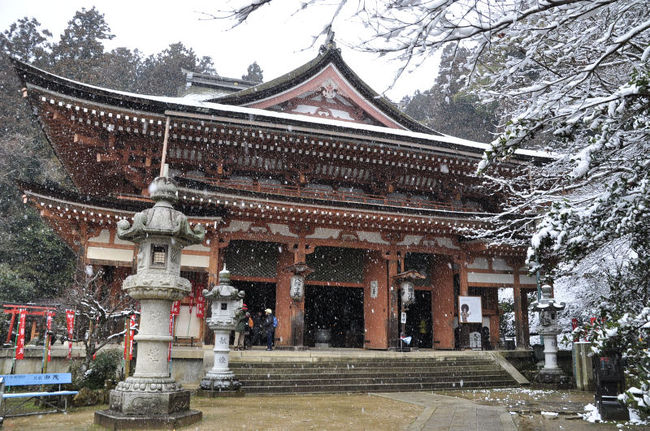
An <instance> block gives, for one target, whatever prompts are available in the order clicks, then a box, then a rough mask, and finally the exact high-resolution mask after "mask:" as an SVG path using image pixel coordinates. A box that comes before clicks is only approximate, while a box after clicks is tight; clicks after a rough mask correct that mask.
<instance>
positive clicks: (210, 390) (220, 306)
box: [200, 266, 244, 396]
mask: <svg viewBox="0 0 650 431" xmlns="http://www.w3.org/2000/svg"><path fill="white" fill-rule="evenodd" d="M203 296H205V297H206V298H210V299H211V300H212V305H211V311H212V316H211V317H210V318H209V319H208V320H207V324H208V327H209V328H210V329H212V330H213V331H214V364H213V365H212V369H211V370H210V371H208V372H207V373H206V375H205V377H203V378H202V379H201V389H202V391H201V393H200V394H201V395H207V396H218V395H221V396H224V395H226V396H227V395H230V394H236V393H241V391H240V389H241V383H240V382H239V380H237V378H236V377H235V374H234V373H233V372H232V371H230V369H229V368H228V359H229V358H228V356H229V353H230V348H229V346H228V340H229V338H230V331H232V330H234V329H235V326H236V324H237V322H235V311H236V310H237V308H238V307H241V306H242V302H243V298H244V291H242V290H237V289H236V288H235V287H233V286H231V285H230V272H229V271H228V270H226V268H225V266H224V268H223V270H222V271H221V272H220V273H219V284H218V285H216V286H214V287H212V289H211V290H210V291H208V290H207V289H204V290H203Z"/></svg>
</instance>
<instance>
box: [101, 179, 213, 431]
mask: <svg viewBox="0 0 650 431" xmlns="http://www.w3.org/2000/svg"><path fill="white" fill-rule="evenodd" d="M149 190H150V196H151V199H153V200H154V201H155V202H156V203H155V205H154V206H153V208H149V209H146V210H144V211H142V212H140V213H137V214H135V216H134V217H133V224H132V225H131V224H130V223H129V222H128V221H127V220H120V222H119V223H118V224H117V236H118V237H119V238H120V239H122V240H128V241H132V242H134V243H136V245H137V250H138V253H137V258H138V267H137V272H136V274H134V275H131V276H129V277H127V278H126V279H125V280H124V282H123V284H122V289H123V290H125V291H126V292H127V293H128V294H129V296H131V297H132V298H134V299H137V300H139V301H140V306H141V314H140V331H139V333H138V335H136V336H135V338H134V339H135V341H136V342H137V343H138V354H137V357H136V365H135V372H134V374H133V376H132V377H128V376H127V378H126V380H125V381H123V382H120V383H119V384H118V385H117V387H116V388H115V389H114V390H113V391H111V394H110V408H109V410H104V411H98V412H96V413H95V423H96V424H98V425H102V426H105V427H109V428H111V429H119V428H126V427H128V428H133V427H135V428H143V427H144V428H147V427H162V426H169V425H173V426H175V427H178V426H183V425H188V424H191V423H194V422H197V421H200V420H201V417H202V414H201V412H199V411H196V410H190V408H189V407H190V392H189V391H186V390H183V389H182V388H181V386H180V385H179V384H177V383H176V382H175V381H174V379H173V378H172V377H171V376H170V375H169V368H168V364H167V352H168V346H169V343H170V342H171V341H172V337H171V336H170V335H169V316H170V311H171V304H172V302H173V301H176V300H180V299H182V298H183V297H185V296H187V295H188V294H189V293H190V292H191V284H190V282H189V281H188V280H186V279H185V278H182V277H181V276H180V269H181V250H182V249H183V247H185V246H187V245H190V244H199V243H201V242H202V241H203V238H204V236H205V231H204V229H203V227H202V226H200V225H199V226H197V227H196V228H195V229H192V228H191V227H190V225H189V222H188V221H187V217H186V216H185V215H184V214H183V213H181V212H180V211H177V210H175V209H174V208H173V207H172V205H173V204H174V203H176V202H177V200H178V191H177V189H176V185H175V184H174V182H173V181H172V180H171V179H169V178H168V177H167V176H166V175H165V176H161V177H158V178H156V179H154V180H153V183H152V184H151V186H150V187H149Z"/></svg>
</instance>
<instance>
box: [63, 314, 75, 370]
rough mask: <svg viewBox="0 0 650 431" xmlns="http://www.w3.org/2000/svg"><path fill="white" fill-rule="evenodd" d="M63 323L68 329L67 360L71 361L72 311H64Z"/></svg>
mask: <svg viewBox="0 0 650 431" xmlns="http://www.w3.org/2000/svg"><path fill="white" fill-rule="evenodd" d="M65 323H66V326H67V328H68V359H71V358H72V337H74V310H65Z"/></svg>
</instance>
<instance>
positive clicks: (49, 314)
mask: <svg viewBox="0 0 650 431" xmlns="http://www.w3.org/2000/svg"><path fill="white" fill-rule="evenodd" d="M53 320H54V311H48V312H47V320H46V321H47V333H46V334H45V336H46V337H47V338H48V342H47V362H51V361H52V343H50V340H49V338H50V332H51V331H52V321H53Z"/></svg>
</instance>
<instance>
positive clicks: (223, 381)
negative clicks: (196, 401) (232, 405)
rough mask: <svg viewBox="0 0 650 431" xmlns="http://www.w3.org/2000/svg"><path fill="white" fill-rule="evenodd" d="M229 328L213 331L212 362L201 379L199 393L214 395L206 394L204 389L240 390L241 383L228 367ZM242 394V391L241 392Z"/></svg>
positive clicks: (217, 390)
mask: <svg viewBox="0 0 650 431" xmlns="http://www.w3.org/2000/svg"><path fill="white" fill-rule="evenodd" d="M229 336H230V330H229V329H217V330H215V331H214V349H213V351H214V364H213V365H212V368H211V369H210V370H209V371H208V372H207V373H206V374H205V377H203V378H202V379H201V385H200V386H201V389H202V390H203V391H202V393H201V395H206V396H215V395H216V394H206V393H205V392H206V391H216V392H233V391H239V392H241V383H240V382H239V380H237V378H236V377H235V374H234V373H233V372H232V371H230V369H229V368H228V362H229V356H230V348H229V346H228V338H229ZM242 394H243V392H242Z"/></svg>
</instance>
